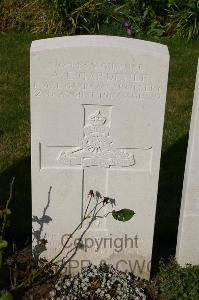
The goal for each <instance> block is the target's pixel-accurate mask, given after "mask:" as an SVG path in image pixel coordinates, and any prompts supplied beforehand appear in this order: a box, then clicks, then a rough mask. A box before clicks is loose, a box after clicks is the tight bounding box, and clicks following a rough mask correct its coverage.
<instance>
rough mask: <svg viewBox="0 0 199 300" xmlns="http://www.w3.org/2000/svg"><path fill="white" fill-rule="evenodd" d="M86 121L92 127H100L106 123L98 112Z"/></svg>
mask: <svg viewBox="0 0 199 300" xmlns="http://www.w3.org/2000/svg"><path fill="white" fill-rule="evenodd" d="M88 120H89V122H90V124H91V125H92V126H102V125H103V124H104V123H105V122H106V118H105V117H104V116H103V115H102V114H101V112H100V111H99V110H97V111H96V112H95V113H94V114H92V115H90V116H89V118H88Z"/></svg>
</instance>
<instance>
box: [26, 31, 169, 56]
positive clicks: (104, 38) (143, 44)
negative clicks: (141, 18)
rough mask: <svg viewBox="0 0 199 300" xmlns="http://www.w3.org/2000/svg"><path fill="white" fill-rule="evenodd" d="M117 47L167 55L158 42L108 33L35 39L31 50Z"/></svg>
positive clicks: (166, 49) (163, 47) (165, 47)
mask: <svg viewBox="0 0 199 300" xmlns="http://www.w3.org/2000/svg"><path fill="white" fill-rule="evenodd" d="M86 46H93V47H100V46H102V47H109V48H110V47H115V48H117V47H119V48H132V47H134V48H135V49H136V48H137V49H138V50H139V51H140V52H149V51H150V52H156V54H157V53H158V54H162V55H167V56H168V48H167V46H166V45H162V44H159V43H154V42H149V41H144V40H138V39H133V38H125V37H118V36H108V35H77V36H63V37H56V38H48V39H41V40H35V41H33V42H32V45H31V51H42V50H49V49H58V48H68V47H86Z"/></svg>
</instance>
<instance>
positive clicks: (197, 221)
mask: <svg viewBox="0 0 199 300" xmlns="http://www.w3.org/2000/svg"><path fill="white" fill-rule="evenodd" d="M198 132H199V64H198V70H197V77H196V84H195V94H194V100H193V107H192V117H191V125H190V132H189V143H188V149H187V159H186V166H185V175H184V182H183V192H182V203H181V212H180V221H179V227H178V240H177V248H176V259H177V261H178V263H179V264H180V265H182V266H185V264H193V265H199V234H198V229H199V136H198Z"/></svg>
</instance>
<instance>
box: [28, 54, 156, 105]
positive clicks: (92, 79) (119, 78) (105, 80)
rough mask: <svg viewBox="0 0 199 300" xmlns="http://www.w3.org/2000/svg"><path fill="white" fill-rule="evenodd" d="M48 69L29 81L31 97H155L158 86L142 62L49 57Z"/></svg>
mask: <svg viewBox="0 0 199 300" xmlns="http://www.w3.org/2000/svg"><path fill="white" fill-rule="evenodd" d="M50 65H51V69H50V70H51V71H50V72H48V74H47V75H46V77H45V76H43V77H42V78H41V79H39V80H35V81H34V82H33V86H32V88H33V94H34V96H35V97H38V98H39V97H50V98H60V99H61V98H68V99H74V100H80V101H81V99H82V100H84V99H87V100H88V102H89V101H90V103H92V100H94V99H97V100H99V102H100V101H102V102H106V100H107V101H110V100H115V99H116V100H117V101H123V100H124V99H129V98H130V99H132V101H136V100H158V99H159V98H160V92H161V86H160V85H156V84H154V83H153V82H152V79H151V78H150V75H149V74H147V72H146V70H145V68H144V66H143V64H135V63H129V64H125V63H124V64H116V63H111V62H110V63H105V62H104V63H103V62H101V63H96V62H76V63H74V62H71V63H67V62H60V61H59V60H56V61H53V62H52V63H51V64H50Z"/></svg>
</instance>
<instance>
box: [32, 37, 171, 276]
mask: <svg viewBox="0 0 199 300" xmlns="http://www.w3.org/2000/svg"><path fill="white" fill-rule="evenodd" d="M168 67H169V54H168V50H167V47H166V46H164V45H161V44H156V43H151V42H145V41H139V40H133V39H127V38H119V37H108V36H75V37H62V38H54V39H47V40H39V41H34V42H33V43H32V47H31V127H32V203H33V228H34V242H33V245H34V254H35V255H38V254H39V253H41V255H43V256H45V257H47V258H48V259H50V258H52V257H53V256H55V255H56V253H57V252H58V251H59V250H60V249H61V247H62V245H63V244H64V242H65V241H66V239H67V236H68V235H69V234H71V233H72V231H73V230H74V228H75V227H76V226H77V225H78V224H79V223H80V222H81V218H82V216H83V215H84V213H85V211H86V207H87V204H88V201H89V200H88V193H89V191H90V190H93V191H94V193H95V195H96V196H95V199H92V204H91V205H92V207H93V206H94V205H95V203H96V201H102V200H103V197H104V196H106V197H109V198H110V199H111V203H109V204H107V205H104V207H103V208H102V210H101V211H100V215H101V216H104V215H105V214H107V213H108V212H109V211H111V210H112V209H115V210H119V209H122V208H129V209H132V210H134V211H135V213H136V214H135V217H134V218H133V219H132V220H130V221H129V222H118V221H115V220H114V219H113V218H112V216H111V215H110V214H109V215H108V216H107V217H106V218H105V217H102V218H100V217H99V214H98V216H97V217H96V219H95V220H94V222H92V224H91V225H90V227H89V228H87V227H88V226H89V223H88V222H87V221H86V223H85V224H83V226H82V228H81V229H80V230H79V231H77V232H76V234H75V236H74V238H73V239H72V240H71V241H70V243H69V244H68V249H67V250H64V251H63V253H62V256H63V257H64V256H66V253H67V252H68V251H71V252H70V254H74V256H73V258H72V260H71V262H70V265H69V266H68V271H71V270H72V271H73V272H76V271H77V270H78V268H80V267H81V266H82V265H84V264H87V263H88V261H89V260H90V261H91V262H93V263H99V262H100V261H102V260H105V261H106V262H107V263H112V264H113V265H114V266H115V267H117V268H119V269H122V270H130V271H133V272H134V273H135V274H138V275H139V276H141V277H145V278H148V277H149V272H150V260H151V252H152V242H153V231H154V220H155V210H156V198H157V187H158V176H159V163H160V153H161V141H162V131H163V120H164V111H165V100H166V89H167V77H168ZM81 234H83V237H82V240H83V241H82V243H83V244H82V249H79V248H78V249H77V251H76V253H73V251H74V249H73V246H74V243H75V241H76V242H77V238H78V237H79V236H80V235H81ZM45 240H47V241H48V243H46V241H45ZM69 246H70V247H69ZM44 250H45V251H44ZM69 269H70V270H69Z"/></svg>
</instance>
